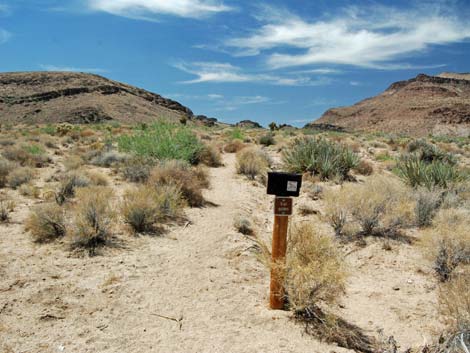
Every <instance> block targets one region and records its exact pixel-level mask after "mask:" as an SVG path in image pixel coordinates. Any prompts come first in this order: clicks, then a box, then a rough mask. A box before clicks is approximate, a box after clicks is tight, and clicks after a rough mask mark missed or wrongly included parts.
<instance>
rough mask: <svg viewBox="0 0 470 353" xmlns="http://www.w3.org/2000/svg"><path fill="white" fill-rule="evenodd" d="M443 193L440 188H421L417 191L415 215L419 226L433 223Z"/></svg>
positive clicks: (427, 225)
mask: <svg viewBox="0 0 470 353" xmlns="http://www.w3.org/2000/svg"><path fill="white" fill-rule="evenodd" d="M443 195H444V194H443V192H442V191H441V190H438V189H434V190H428V189H426V188H421V189H418V190H417V191H416V193H415V198H416V207H415V215H416V225H417V226H418V227H420V228H421V227H429V226H430V225H431V223H432V220H433V218H434V215H435V214H436V212H437V211H438V210H439V207H440V206H441V204H442V201H443Z"/></svg>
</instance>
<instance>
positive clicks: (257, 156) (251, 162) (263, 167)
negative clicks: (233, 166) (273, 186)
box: [237, 147, 271, 180]
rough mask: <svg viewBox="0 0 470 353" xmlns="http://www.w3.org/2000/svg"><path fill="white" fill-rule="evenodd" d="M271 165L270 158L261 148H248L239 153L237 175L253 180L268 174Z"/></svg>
mask: <svg viewBox="0 0 470 353" xmlns="http://www.w3.org/2000/svg"><path fill="white" fill-rule="evenodd" d="M270 164H271V161H270V159H269V156H268V155H267V154H266V153H265V152H264V151H263V150H261V149H259V148H256V147H252V148H246V149H243V150H241V151H239V152H238V153H237V173H239V174H243V175H246V176H247V177H248V178H250V179H252V180H254V179H255V178H256V177H257V176H261V175H263V174H266V172H267V170H268V168H269V166H270Z"/></svg>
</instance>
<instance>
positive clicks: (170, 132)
mask: <svg viewBox="0 0 470 353" xmlns="http://www.w3.org/2000/svg"><path fill="white" fill-rule="evenodd" d="M117 141H118V146H119V150H120V151H123V152H128V153H133V154H136V155H139V156H146V157H153V158H157V159H159V160H170V159H178V160H183V161H187V162H189V163H191V164H197V163H198V161H199V160H198V157H199V153H200V151H201V149H202V148H203V145H202V143H201V142H200V141H199V139H198V138H197V136H196V135H195V134H194V133H193V132H192V131H191V130H190V129H188V128H187V127H185V126H182V125H176V124H171V123H168V122H158V123H154V124H152V125H150V126H149V127H148V128H147V129H146V130H136V131H135V132H134V133H133V134H131V135H122V136H120V137H118V139H117Z"/></svg>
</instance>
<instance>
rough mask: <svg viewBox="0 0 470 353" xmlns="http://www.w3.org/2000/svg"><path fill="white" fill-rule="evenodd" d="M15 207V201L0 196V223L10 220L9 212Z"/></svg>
mask: <svg viewBox="0 0 470 353" xmlns="http://www.w3.org/2000/svg"><path fill="white" fill-rule="evenodd" d="M14 209H15V203H14V202H13V201H12V200H10V199H8V198H6V197H4V196H1V197H0V223H6V222H8V221H9V220H10V213H11V212H13V211H14Z"/></svg>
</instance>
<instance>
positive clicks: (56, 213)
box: [25, 203, 66, 243]
mask: <svg viewBox="0 0 470 353" xmlns="http://www.w3.org/2000/svg"><path fill="white" fill-rule="evenodd" d="M25 229H26V230H28V231H29V232H30V233H31V235H32V237H33V239H34V241H35V242H37V243H45V242H49V241H53V240H55V239H58V238H62V237H64V236H65V233H66V228H65V211H64V210H63V209H62V208H61V207H60V206H59V205H57V204H55V203H47V204H43V205H40V206H37V207H35V208H34V209H33V210H32V211H31V213H30V215H29V217H28V219H27V220H26V224H25Z"/></svg>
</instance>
